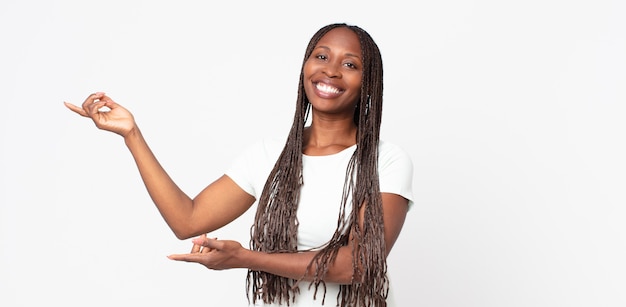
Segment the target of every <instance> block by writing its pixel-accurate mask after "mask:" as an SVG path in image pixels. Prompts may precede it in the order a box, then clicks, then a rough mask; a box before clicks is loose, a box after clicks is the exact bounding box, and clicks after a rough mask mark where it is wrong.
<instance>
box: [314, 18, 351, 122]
mask: <svg viewBox="0 0 626 307" xmlns="http://www.w3.org/2000/svg"><path fill="white" fill-rule="evenodd" d="M362 58H363V57H362V55H361V44H360V43H359V38H358V36H357V35H356V33H354V32H353V31H352V30H350V29H348V28H345V27H339V28H335V29H332V30H330V31H329V32H328V33H326V34H325V35H324V36H323V37H322V38H321V39H320V40H319V42H318V43H317V45H315V48H314V49H313V53H311V55H310V56H309V58H308V59H307V60H306V62H305V63H304V68H303V77H304V90H305V92H306V95H307V98H308V99H309V102H310V103H311V105H312V106H313V110H314V111H316V112H322V113H326V114H328V115H331V114H332V115H333V116H341V117H350V118H352V117H353V115H354V109H355V105H356V102H357V101H358V99H359V97H360V93H361V81H362V76H363V62H362Z"/></svg>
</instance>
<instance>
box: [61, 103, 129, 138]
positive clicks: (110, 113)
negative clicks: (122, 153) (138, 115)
mask: <svg viewBox="0 0 626 307" xmlns="http://www.w3.org/2000/svg"><path fill="white" fill-rule="evenodd" d="M64 104H65V106H66V107H67V108H68V109H70V110H72V111H74V112H75V113H77V114H78V115H80V116H83V117H89V118H91V119H92V120H93V122H94V123H95V124H96V127H98V128H99V129H102V130H107V131H111V132H114V133H117V134H119V135H121V136H123V137H126V136H127V135H128V134H129V133H130V132H131V131H132V130H133V129H135V128H136V124H135V119H134V118H133V115H132V114H131V113H130V112H129V111H128V110H126V109H124V108H123V107H122V106H120V105H119V104H117V103H115V102H114V101H113V100H112V99H111V98H110V97H108V96H106V95H105V94H104V93H102V92H98V93H94V94H91V95H89V97H87V99H85V102H83V104H82V107H78V106H75V105H73V104H71V103H69V102H64ZM105 107H106V108H108V110H103V108H105Z"/></svg>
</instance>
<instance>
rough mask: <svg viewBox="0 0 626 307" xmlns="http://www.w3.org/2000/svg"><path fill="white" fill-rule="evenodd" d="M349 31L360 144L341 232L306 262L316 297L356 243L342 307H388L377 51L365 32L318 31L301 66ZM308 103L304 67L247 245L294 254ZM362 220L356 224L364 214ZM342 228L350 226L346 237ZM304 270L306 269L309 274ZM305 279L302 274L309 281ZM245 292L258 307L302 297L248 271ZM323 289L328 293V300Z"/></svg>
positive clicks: (287, 284)
mask: <svg viewBox="0 0 626 307" xmlns="http://www.w3.org/2000/svg"><path fill="white" fill-rule="evenodd" d="M338 27H345V28H348V29H350V30H352V31H353V32H354V33H356V35H357V36H358V38H359V41H360V44H361V54H362V57H363V59H362V60H363V75H362V82H361V96H360V98H359V102H358V104H357V108H356V110H355V114H354V120H355V123H356V125H357V127H358V128H357V140H356V141H357V147H356V150H355V152H354V154H353V156H352V157H351V159H350V162H349V164H348V168H347V169H346V179H345V182H344V195H343V197H342V200H341V213H340V215H339V217H338V227H337V229H336V230H335V233H334V235H333V237H332V238H331V239H330V240H329V241H328V243H327V244H326V245H325V246H324V247H323V248H322V249H321V250H320V251H319V252H318V254H317V255H316V256H315V257H314V259H313V260H312V261H311V263H310V264H309V267H308V269H310V268H314V270H315V272H314V274H313V276H312V277H313V283H312V285H314V286H315V292H316V293H317V290H318V287H319V286H320V285H322V286H323V288H324V291H325V284H324V281H323V279H324V276H325V274H326V272H327V271H328V268H329V265H330V264H331V263H332V262H333V261H334V260H335V258H336V257H337V252H338V250H339V248H340V247H342V246H346V245H348V244H351V245H352V246H353V249H352V258H353V264H352V266H353V270H354V273H353V278H352V283H351V284H348V285H341V286H340V297H341V300H340V303H341V306H386V302H385V301H386V297H387V292H388V288H389V283H388V279H387V262H386V248H385V241H384V229H383V210H382V200H381V196H380V187H379V181H378V143H379V136H380V125H381V118H382V101H383V99H382V98H383V66H382V58H381V55H380V50H379V49H378V46H377V45H376V43H375V42H374V40H373V39H372V37H371V36H370V35H369V34H368V33H367V32H366V31H365V30H363V29H361V28H359V27H357V26H354V25H347V24H345V23H336V24H330V25H327V26H325V27H323V28H321V29H320V30H318V31H317V32H316V33H315V34H314V35H313V37H312V38H311V40H310V41H309V45H308V46H307V48H306V52H305V54H304V60H303V63H302V67H303V68H304V64H305V63H306V61H307V59H308V58H309V56H310V55H311V53H312V52H313V49H314V48H315V46H316V45H317V43H318V41H319V40H320V39H321V38H322V37H323V36H324V35H325V34H326V33H328V32H329V31H330V30H332V29H335V28H338ZM310 108H311V105H310V103H309V101H308V98H307V97H306V94H305V92H304V72H303V70H301V73H300V82H299V86H298V98H297V105H296V112H295V115H294V119H293V124H292V127H291V130H290V132H289V135H288V137H287V141H286V144H285V146H284V148H283V150H282V153H281V154H280V156H279V158H278V160H277V162H276V164H275V165H274V168H273V169H272V171H271V173H270V175H269V177H268V179H267V182H266V183H265V187H264V189H263V192H262V193H261V197H260V199H259V202H258V208H257V212H256V216H255V221H254V224H253V226H252V228H251V240H250V247H251V249H253V250H256V251H262V252H267V253H279V252H296V251H297V247H298V244H297V231H298V223H297V219H296V213H297V208H298V199H299V195H300V187H301V186H302V184H303V181H302V180H303V179H302V149H303V131H304V126H305V124H306V120H307V117H308V115H309V112H310ZM349 195H351V196H352V211H351V212H346V203H347V199H348V196H349ZM363 207H365V209H364V212H365V214H364V217H363V218H364V220H363V223H362V227H361V225H359V223H358V220H359V211H360V209H361V208H363ZM343 229H349V231H347V232H344V231H342V230H343ZM308 269H307V271H309V270H308ZM304 277H305V276H303V278H304ZM247 287H248V290H249V291H251V292H252V295H253V297H252V299H253V302H256V300H257V299H262V300H263V301H264V302H266V303H270V302H277V303H283V302H285V303H287V304H289V303H290V300H291V301H293V300H294V299H295V296H296V295H297V294H298V292H299V288H298V280H293V279H289V278H285V277H281V276H277V275H273V274H270V273H267V272H261V271H252V270H250V271H248V279H247ZM325 294H326V293H325V292H324V296H325Z"/></svg>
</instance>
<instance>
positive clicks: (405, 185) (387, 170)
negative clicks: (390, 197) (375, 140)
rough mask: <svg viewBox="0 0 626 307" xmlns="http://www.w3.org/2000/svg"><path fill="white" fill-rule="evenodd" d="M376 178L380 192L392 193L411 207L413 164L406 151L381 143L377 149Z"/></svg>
mask: <svg viewBox="0 0 626 307" xmlns="http://www.w3.org/2000/svg"><path fill="white" fill-rule="evenodd" d="M378 176H379V181H380V192H382V193H393V194H397V195H400V196H402V197H404V198H406V199H407V200H408V201H409V209H410V208H411V207H412V206H413V203H414V199H413V162H412V161H411V157H410V156H409V155H408V153H407V152H406V151H404V150H403V149H402V148H400V147H399V146H397V145H395V144H391V143H386V142H381V143H380V147H379V159H378Z"/></svg>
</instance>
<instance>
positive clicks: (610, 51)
mask: <svg viewBox="0 0 626 307" xmlns="http://www.w3.org/2000/svg"><path fill="white" fill-rule="evenodd" d="M624 16H626V5H625V2H623V1H617V0H615V1H539V0H537V1H495V0H494V1H487V0H476V1H462V0H453V1H418V2H411V1H403V2H393V1H375V2H367V1H323V2H318V1H312V2H302V3H300V2H298V3H296V2H295V1H289V2H288V1H284V2H274V1H231V2H228V1H219V2H212V1H211V2H210V1H176V2H175V1H97V2H96V1H43V0H40V1H17V0H4V1H2V2H0V39H1V40H0V41H1V48H0V94H1V95H0V99H1V102H0V103H1V105H2V108H1V109H0V112H1V114H2V116H1V119H0V133H1V134H0V146H1V148H0V174H1V176H0V305H1V306H167V305H176V306H192V305H193V306H245V305H246V297H245V274H246V271H245V270H241V269H236V270H230V271H209V270H207V269H205V268H204V267H202V266H200V265H197V264H190V263H181V262H174V261H170V260H168V259H167V258H166V256H167V255H169V254H173V253H184V252H187V251H189V249H190V248H191V243H190V242H189V241H188V240H186V241H179V240H177V239H176V238H175V237H174V235H173V234H172V233H171V231H170V230H169V229H168V228H167V226H166V224H165V223H164V222H163V220H162V218H161V217H160V215H159V213H158V212H157V210H156V209H155V208H154V205H153V204H152V202H151V200H150V198H149V196H148V194H147V192H146V191H145V188H144V186H143V184H142V182H141V180H140V177H139V174H138V172H137V170H136V168H135V165H134V162H133V161H132V158H131V155H130V154H129V152H128V150H127V149H126V148H125V146H124V142H123V140H122V139H121V138H120V137H119V136H117V135H114V134H112V133H109V132H105V131H100V130H98V129H96V128H95V126H94V125H93V123H92V122H91V121H90V120H88V119H84V118H80V117H79V116H77V115H76V114H74V113H71V112H70V111H69V110H67V109H66V108H65V107H64V106H63V104H62V102H63V101H69V102H72V103H74V104H81V103H82V102H83V100H84V99H85V97H86V96H87V95H89V94H90V93H92V92H95V91H104V92H106V93H108V94H109V95H110V96H111V97H112V98H113V99H115V100H116V101H117V102H119V103H120V104H122V105H123V106H125V107H127V108H128V109H130V110H131V111H132V112H133V114H134V115H135V118H136V120H137V121H138V123H139V125H140V127H141V128H142V131H143V132H144V134H145V137H146V139H147V140H148V142H149V144H150V145H151V147H152V149H153V151H154V152H155V154H156V155H157V157H158V158H159V159H160V161H161V163H162V164H163V166H164V167H165V168H166V170H168V172H169V173H170V175H171V176H172V177H173V178H174V179H175V181H176V182H177V183H178V184H179V186H180V187H181V188H182V189H183V190H184V191H186V192H187V193H188V194H190V195H192V196H195V195H196V194H197V193H198V192H199V191H200V190H201V189H202V188H204V187H205V186H206V185H207V184H208V183H210V182H211V181H213V180H214V179H216V178H217V177H218V176H220V175H221V174H222V173H223V172H224V170H225V169H226V168H227V167H228V166H229V165H230V162H231V161H232V159H233V157H234V156H235V155H237V154H238V152H239V151H240V150H241V149H242V148H244V147H245V146H246V145H247V144H248V143H249V142H252V141H254V140H256V139H258V138H260V137H264V136H269V135H274V136H278V137H281V136H285V135H286V133H287V131H288V129H289V127H290V124H291V121H292V116H293V112H294V110H295V99H296V94H297V81H298V77H299V73H300V67H301V63H302V56H303V54H304V50H305V47H306V44H307V43H308V40H309V38H310V37H311V36H312V35H313V34H314V32H315V31H316V30H317V29H318V28H320V27H321V26H323V25H326V24H328V23H333V22H347V23H351V24H356V25H359V26H361V27H362V28H364V29H365V30H367V31H369V32H370V33H371V35H372V36H373V37H374V39H375V40H376V42H377V43H378V44H379V46H380V49H381V52H382V55H383V60H384V66H385V93H384V95H385V107H384V112H383V127H382V138H383V139H384V140H387V141H390V142H393V143H396V144H398V145H400V146H401V147H403V148H404V149H405V150H407V151H408V152H409V153H410V154H411V156H412V158H413V162H414V166H415V177H414V190H415V201H416V203H415V206H414V207H413V209H412V210H411V211H410V212H409V214H408V217H407V221H406V224H405V226H404V229H403V232H402V234H401V236H400V238H399V240H398V242H397V244H396V246H395V247H394V249H393V251H392V253H391V255H390V256H389V259H388V261H389V273H390V276H391V278H392V287H393V291H394V297H395V301H396V302H398V306H429V307H438V306H441V307H449V306H461V307H466V306H476V307H485V306H533V307H534V306H625V305H626V292H625V291H624V289H626V262H625V261H624V259H626V243H625V241H626V223H625V220H626V206H625V205H626V196H625V190H626V189H625V188H626V177H625V174H626V162H625V159H624V157H626V143H625V141H626V139H625V131H626V124H625V123H626V120H625V118H626V112H625V111H626V107H625V105H624V104H625V102H626V90H625V88H626V87H625V85H626V73H625V72H626V19H625V18H624ZM252 213H253V212H252V211H250V212H248V213H246V214H245V215H244V216H242V217H241V218H240V219H239V220H237V221H236V222H234V223H232V224H231V225H229V226H227V227H224V228H223V229H221V230H219V231H216V232H215V233H214V234H211V235H212V236H216V237H218V238H222V239H234V240H238V241H239V242H241V243H242V244H243V245H244V246H247V245H248V240H249V237H248V234H249V226H250V224H251V221H252V216H253V214H252Z"/></svg>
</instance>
